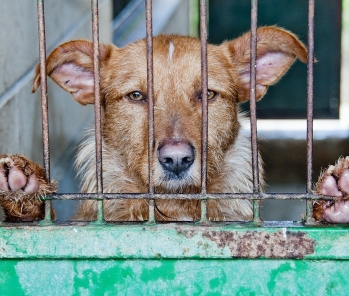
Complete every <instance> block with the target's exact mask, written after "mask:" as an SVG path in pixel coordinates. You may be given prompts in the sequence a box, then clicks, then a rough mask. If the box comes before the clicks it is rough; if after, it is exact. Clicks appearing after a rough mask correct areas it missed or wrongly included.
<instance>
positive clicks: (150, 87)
mask: <svg viewBox="0 0 349 296" xmlns="http://www.w3.org/2000/svg"><path fill="white" fill-rule="evenodd" d="M145 14H146V43H147V92H148V94H147V99H148V167H149V169H148V182H149V187H148V188H149V189H148V191H149V193H150V194H153V193H154V180H153V150H154V72H153V16H152V14H153V5H152V0H146V1H145ZM154 203H155V202H154V200H153V199H151V200H149V219H148V222H149V223H153V222H155V212H154V211H155V205H154Z"/></svg>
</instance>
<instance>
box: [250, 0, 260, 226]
mask: <svg viewBox="0 0 349 296" xmlns="http://www.w3.org/2000/svg"><path fill="white" fill-rule="evenodd" d="M257 17H258V0H251V63H250V73H251V78H250V120H251V149H252V174H253V193H258V192H259V167H258V143H257V111H256V74H257V73H256V60H257ZM253 221H254V222H260V201H259V200H254V201H253Z"/></svg>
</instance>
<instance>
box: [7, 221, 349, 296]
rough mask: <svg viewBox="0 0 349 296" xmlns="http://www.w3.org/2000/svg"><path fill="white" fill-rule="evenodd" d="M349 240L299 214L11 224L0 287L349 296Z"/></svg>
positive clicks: (46, 291) (54, 291)
mask: <svg viewBox="0 0 349 296" xmlns="http://www.w3.org/2000/svg"><path fill="white" fill-rule="evenodd" d="M348 246H349V231H348V228H347V227H345V226H329V227H304V226H301V224H299V223H292V222H288V223H286V222H285V223H277V224H273V223H265V224H264V225H263V227H260V226H256V225H253V224H250V223H248V224H236V223H234V224H223V225H221V224H211V225H193V224H158V225H146V224H121V225H113V224H100V225H98V224H79V223H75V224H70V225H59V224H52V225H38V224H37V225H34V224H33V225H29V226H27V225H23V224H22V225H6V226H3V227H0V257H1V258H2V259H1V260H0V295H301V294H302V295H331V294H335V295H347V294H348V293H347V289H348V288H347V283H348V274H349V261H348V259H349V248H348ZM248 258H249V259H248ZM247 259H248V260H247Z"/></svg>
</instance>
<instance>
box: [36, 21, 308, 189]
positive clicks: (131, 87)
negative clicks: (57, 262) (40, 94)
mask: <svg viewBox="0 0 349 296" xmlns="http://www.w3.org/2000/svg"><path fill="white" fill-rule="evenodd" d="M257 36H258V37H257V64H256V69H257V76H256V98H257V100H258V99H260V98H261V97H262V96H263V95H264V94H265V92H266V90H267V88H268V86H269V85H272V84H274V83H275V82H277V81H278V80H279V78H280V77H281V76H282V75H283V74H284V73H285V72H286V71H287V69H288V68H289V67H290V65H291V64H292V63H293V62H294V60H295V58H297V57H298V58H299V59H300V60H302V61H303V62H306V60H307V51H306V48H305V47H304V45H303V44H302V43H301V42H300V41H299V40H298V39H297V38H296V37H295V36H294V35H293V34H291V33H290V32H287V31H285V30H283V29H279V28H276V27H265V28H260V29H258V32H257ZM207 51H208V93H207V94H202V90H201V66H200V65H201V50H200V41H199V40H198V39H195V38H190V37H182V36H173V35H170V36H158V37H154V39H153V54H154V58H153V63H154V67H153V73H154V75H153V77H154V78H153V79H154V118H155V121H154V133H155V134H154V136H155V137H154V140H155V141H154V151H153V159H154V163H153V172H154V184H155V186H156V191H157V192H198V191H199V190H200V184H201V173H200V169H201V164H200V163H201V116H202V115H201V105H202V96H203V95H207V98H208V163H207V168H208V182H209V184H210V183H211V182H213V181H214V180H215V178H217V176H219V171H221V170H222V166H223V165H224V156H225V154H226V152H227V150H229V149H230V148H231V147H232V145H233V144H234V142H235V140H236V137H237V134H238V131H239V128H240V124H239V121H238V108H237V104H238V103H239V102H244V101H247V100H248V99H249V92H250V91H249V89H250V34H249V33H247V34H245V35H243V36H241V37H240V38H237V39H235V40H233V41H229V42H224V43H223V44H221V45H219V46H214V45H208V48H207ZM92 56H93V46H92V44H91V42H88V41H84V40H76V41H70V42H67V43H65V44H62V45H61V46H59V47H57V48H56V49H55V50H54V51H53V52H52V53H51V54H50V56H49V57H48V59H47V73H48V75H49V76H50V77H51V78H52V79H53V80H54V81H55V82H56V83H57V84H59V85H60V86H61V87H62V88H63V89H65V90H66V91H68V92H70V93H71V94H72V95H73V97H74V99H75V100H76V101H78V102H79V103H81V104H82V105H85V104H92V103H94V80H93V58H92ZM100 75H101V101H102V110H103V139H104V142H105V145H107V146H108V147H109V148H110V151H114V152H115V153H116V154H117V155H118V159H122V161H123V163H124V165H125V167H126V168H127V170H128V171H129V172H128V173H129V174H131V175H132V177H133V178H137V179H138V180H139V182H142V183H143V184H144V185H146V184H147V182H148V125H147V117H148V116H147V114H148V104H147V100H148V97H147V61H146V43H145V40H139V41H136V42H134V43H132V44H130V45H128V46H126V47H124V48H117V47H116V46H114V45H101V46H100ZM39 76H40V74H39V68H37V72H36V78H35V81H34V90H36V89H37V87H38V85H39V83H40V79H39ZM236 145H239V143H237V144H236ZM209 184H208V185H209Z"/></svg>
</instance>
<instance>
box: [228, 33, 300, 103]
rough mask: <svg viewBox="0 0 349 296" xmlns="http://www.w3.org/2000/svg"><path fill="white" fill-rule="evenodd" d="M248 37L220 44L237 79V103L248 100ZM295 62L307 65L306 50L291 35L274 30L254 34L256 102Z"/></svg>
mask: <svg viewBox="0 0 349 296" xmlns="http://www.w3.org/2000/svg"><path fill="white" fill-rule="evenodd" d="M250 38H251V34H250V32H249V33H246V34H245V35H243V36H241V37H239V38H237V39H234V40H232V41H229V42H225V43H223V44H222V47H227V49H228V54H229V59H230V61H231V62H232V65H233V66H234V67H235V68H236V69H237V72H238V75H239V76H240V85H241V86H240V89H239V97H238V100H239V102H244V101H247V100H248V99H249V89H250V74H251V73H250V42H251V40H250ZM296 58H298V59H300V60H301V61H302V62H304V63H306V62H307V49H306V47H305V46H304V45H303V43H302V42H301V41H299V40H298V38H297V37H296V36H294V35H293V34H292V33H290V32H288V31H286V30H284V29H280V28H276V27H262V28H259V29H258V30H257V61H256V99H257V100H259V99H260V98H262V97H263V95H264V94H265V92H266V91H267V89H268V86H269V85H272V84H274V83H276V82H277V81H278V80H279V79H280V78H281V77H282V76H283V75H284V74H285V73H286V71H287V70H288V68H289V67H290V66H291V65H292V63H293V62H294V61H295V59H296Z"/></svg>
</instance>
